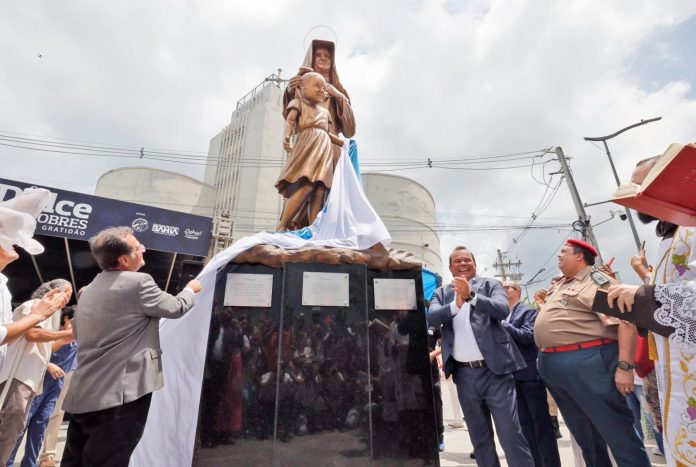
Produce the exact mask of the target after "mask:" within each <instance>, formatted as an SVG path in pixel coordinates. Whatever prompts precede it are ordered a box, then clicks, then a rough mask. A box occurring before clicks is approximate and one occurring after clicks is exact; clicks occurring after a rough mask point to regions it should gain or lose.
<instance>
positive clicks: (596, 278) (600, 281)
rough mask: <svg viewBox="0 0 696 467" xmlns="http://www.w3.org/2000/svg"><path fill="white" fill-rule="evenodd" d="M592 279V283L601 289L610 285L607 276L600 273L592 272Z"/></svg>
mask: <svg viewBox="0 0 696 467" xmlns="http://www.w3.org/2000/svg"><path fill="white" fill-rule="evenodd" d="M590 277H591V278H592V281H593V282H594V283H595V284H597V285H598V286H600V287H601V286H603V285H604V284H608V283H609V279H608V278H607V276H605V275H604V274H602V273H601V272H599V271H592V272H591V273H590Z"/></svg>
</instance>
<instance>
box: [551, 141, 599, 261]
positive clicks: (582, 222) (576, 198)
mask: <svg viewBox="0 0 696 467" xmlns="http://www.w3.org/2000/svg"><path fill="white" fill-rule="evenodd" d="M556 155H557V156H558V162H560V163H561V170H562V171H563V175H564V176H565V179H566V183H567V184H568V189H570V196H571V198H573V204H574V205H575V211H577V213H578V220H577V221H575V222H574V223H573V228H574V229H575V230H578V231H579V232H580V233H581V234H582V238H583V239H585V240H587V241H589V242H590V243H591V244H593V245H594V246H595V248H597V251H599V244H598V243H597V238H596V237H595V234H594V231H593V230H592V225H591V224H590V218H589V216H588V215H587V213H586V212H585V207H584V206H583V204H582V201H580V194H579V193H578V188H577V187H576V186H575V180H573V175H572V174H571V173H570V167H569V166H568V161H567V160H566V158H565V155H564V154H563V149H561V147H560V146H558V147H557V148H556ZM576 224H579V225H578V226H577V227H576ZM599 263H600V264H602V263H604V261H603V260H602V254H601V253H600V254H599Z"/></svg>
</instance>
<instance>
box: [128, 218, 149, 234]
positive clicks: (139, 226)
mask: <svg viewBox="0 0 696 467" xmlns="http://www.w3.org/2000/svg"><path fill="white" fill-rule="evenodd" d="M148 226H149V224H148V222H147V219H143V218H142V217H138V218H137V219H135V220H134V221H133V223H132V224H131V227H133V230H135V231H136V232H145V231H146V230H147V228H148Z"/></svg>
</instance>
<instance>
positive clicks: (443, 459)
mask: <svg viewBox="0 0 696 467" xmlns="http://www.w3.org/2000/svg"><path fill="white" fill-rule="evenodd" d="M442 402H443V412H444V414H443V415H444V418H445V451H444V452H441V453H440V465H442V466H443V467H449V466H459V465H476V461H475V460H474V459H470V458H469V454H470V453H471V451H472V445H471V440H470V439H469V432H468V431H466V429H465V428H458V429H454V428H450V427H449V426H447V424H448V423H450V422H454V419H453V417H454V415H453V413H452V407H451V402H450V397H449V394H448V393H447V386H446V384H444V381H443V394H442ZM561 433H562V434H563V438H561V439H559V440H558V449H559V452H560V454H561V464H562V465H563V466H564V467H566V466H568V467H573V466H574V461H573V459H574V458H573V450H572V448H571V447H570V435H569V433H568V428H567V427H566V425H565V423H563V421H561ZM645 445H646V447H647V449H648V453H649V455H650V460H651V462H652V465H654V466H666V464H665V458H664V457H659V456H655V455H653V454H651V453H650V451H651V450H652V448H653V447H655V441H654V440H646V443H645ZM496 446H497V448H498V455H499V456H500V463H501V464H502V465H507V462H505V454H504V453H503V450H502V448H501V447H500V444H498V440H497V439H496Z"/></svg>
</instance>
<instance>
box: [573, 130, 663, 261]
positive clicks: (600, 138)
mask: <svg viewBox="0 0 696 467" xmlns="http://www.w3.org/2000/svg"><path fill="white" fill-rule="evenodd" d="M658 120H662V117H655V118H649V119H647V120H641V121H640V122H638V123H634V124H633V125H629V126H627V127H626V128H622V129H620V130H619V131H617V132H616V133H612V134H611V135H607V136H597V137H589V136H586V137H585V141H601V142H602V143H603V144H604V150H605V151H606V153H607V157H608V158H609V165H611V171H612V172H613V173H614V180H616V186H617V187H618V186H620V185H621V182H620V181H619V174H618V173H616V166H614V160H613V159H612V158H611V152H609V145H608V144H607V140H610V139H612V138H614V137H615V136H619V135H620V134H621V133H623V132H624V131H628V130H630V129H631V128H635V127H637V126H641V125H646V124H648V123H652V122H657V121H658ZM625 209H626V217H627V218H628V223H629V224H630V226H631V232H633V239H634V240H635V242H636V248H637V249H638V251H640V238H639V237H638V230H636V224H635V223H634V222H633V216H632V215H631V210H630V209H628V208H625Z"/></svg>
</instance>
